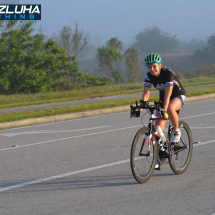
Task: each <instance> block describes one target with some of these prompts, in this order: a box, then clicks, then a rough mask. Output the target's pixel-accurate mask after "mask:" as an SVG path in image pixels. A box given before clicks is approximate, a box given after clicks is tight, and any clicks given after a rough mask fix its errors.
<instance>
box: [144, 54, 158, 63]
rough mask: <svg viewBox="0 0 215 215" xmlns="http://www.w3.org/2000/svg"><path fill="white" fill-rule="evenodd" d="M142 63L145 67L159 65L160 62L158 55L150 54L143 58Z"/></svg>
mask: <svg viewBox="0 0 215 215" xmlns="http://www.w3.org/2000/svg"><path fill="white" fill-rule="evenodd" d="M144 62H145V65H146V66H148V65H150V64H153V63H161V62H162V60H161V57H160V56H159V55H158V54H154V53H152V54H150V55H148V56H147V57H146V58H145V61H144Z"/></svg>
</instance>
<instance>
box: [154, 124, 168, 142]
mask: <svg viewBox="0 0 215 215" xmlns="http://www.w3.org/2000/svg"><path fill="white" fill-rule="evenodd" d="M155 130H156V131H157V132H158V135H159V137H160V140H161V142H162V143H163V144H164V143H165V142H166V137H165V135H164V133H163V131H162V129H161V127H160V126H159V125H156V126H155Z"/></svg>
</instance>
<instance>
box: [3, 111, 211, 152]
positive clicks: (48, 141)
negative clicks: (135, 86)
mask: <svg viewBox="0 0 215 215" xmlns="http://www.w3.org/2000/svg"><path fill="white" fill-rule="evenodd" d="M211 114H215V112H212V113H207V114H199V115H194V116H189V117H183V118H180V119H188V118H194V117H199V116H205V115H211ZM140 126H142V125H137V126H131V127H125V128H119V129H113V130H108V131H102V132H96V133H91V134H84V135H78V136H73V137H67V138H62V139H55V140H47V141H44V142H38V143H32V144H28V145H22V146H17V147H10V148H4V149H0V151H6V150H10V149H18V148H23V147H27V146H34V145H40V144H44V143H50V142H55V141H61V140H68V139H73V138H78V137H84V136H91V135H97V134H102V133H107V132H112V131H119V130H124V129H129V128H135V127H140ZM196 129H197V128H196ZM1 135H2V134H1Z"/></svg>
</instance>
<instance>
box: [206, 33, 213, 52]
mask: <svg viewBox="0 0 215 215" xmlns="http://www.w3.org/2000/svg"><path fill="white" fill-rule="evenodd" d="M207 43H208V44H209V46H210V49H211V51H212V52H215V34H213V35H211V36H210V37H209V38H208V41H207Z"/></svg>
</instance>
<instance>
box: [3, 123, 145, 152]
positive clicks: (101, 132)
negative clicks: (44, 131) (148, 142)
mask: <svg viewBox="0 0 215 215" xmlns="http://www.w3.org/2000/svg"><path fill="white" fill-rule="evenodd" d="M140 126H142V125H135V126H130V127H125V128H118V129H113V130H107V131H100V132H96V133H90V134H83V135H78V136H73V137H65V138H61V139H55V140H47V141H44V142H38V143H31V144H28V145H22V146H17V147H11V148H4V149H0V151H6V150H10V149H18V148H23V147H27V146H35V145H40V144H43V143H50V142H55V141H61V140H69V139H73V138H78V137H86V136H91V135H96V134H103V133H108V132H112V131H120V130H125V129H130V128H136V127H140Z"/></svg>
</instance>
